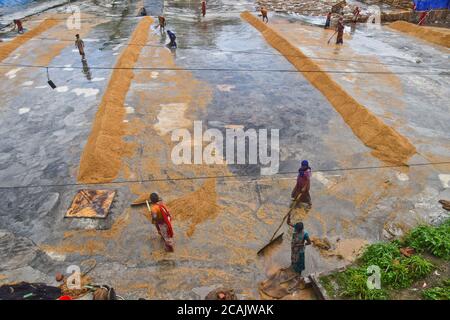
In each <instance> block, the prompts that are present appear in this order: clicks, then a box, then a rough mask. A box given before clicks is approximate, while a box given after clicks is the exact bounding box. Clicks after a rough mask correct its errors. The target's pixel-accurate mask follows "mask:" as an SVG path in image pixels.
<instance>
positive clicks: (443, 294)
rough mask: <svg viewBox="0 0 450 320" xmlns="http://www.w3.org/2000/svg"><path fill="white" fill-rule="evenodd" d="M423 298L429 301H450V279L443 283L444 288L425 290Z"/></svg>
mask: <svg viewBox="0 0 450 320" xmlns="http://www.w3.org/2000/svg"><path fill="white" fill-rule="evenodd" d="M422 296H423V297H424V299H427V300H450V279H447V280H445V281H443V283H442V286H439V287H434V288H430V289H426V290H424V291H423V292H422Z"/></svg>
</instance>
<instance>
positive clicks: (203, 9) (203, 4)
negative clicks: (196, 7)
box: [202, 0, 206, 17]
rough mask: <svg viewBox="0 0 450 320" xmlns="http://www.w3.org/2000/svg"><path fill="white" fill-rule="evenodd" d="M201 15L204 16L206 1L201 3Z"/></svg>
mask: <svg viewBox="0 0 450 320" xmlns="http://www.w3.org/2000/svg"><path fill="white" fill-rule="evenodd" d="M202 15H203V17H204V16H205V15H206V1H205V0H203V1H202Z"/></svg>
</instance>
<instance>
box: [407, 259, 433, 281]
mask: <svg viewBox="0 0 450 320" xmlns="http://www.w3.org/2000/svg"><path fill="white" fill-rule="evenodd" d="M405 263H406V266H407V267H408V271H409V275H410V277H411V279H413V280H418V279H422V278H423V277H425V276H426V275H427V274H429V273H430V272H431V271H432V270H433V268H434V265H433V264H432V263H431V262H429V261H428V260H426V259H424V258H423V257H421V256H419V255H414V256H412V257H410V258H407V259H405Z"/></svg>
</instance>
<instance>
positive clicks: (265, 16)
mask: <svg viewBox="0 0 450 320" xmlns="http://www.w3.org/2000/svg"><path fill="white" fill-rule="evenodd" d="M261 14H262V20H263V22H264V20H265V21H266V23H268V22H269V18H268V17H267V9H266V8H264V7H261Z"/></svg>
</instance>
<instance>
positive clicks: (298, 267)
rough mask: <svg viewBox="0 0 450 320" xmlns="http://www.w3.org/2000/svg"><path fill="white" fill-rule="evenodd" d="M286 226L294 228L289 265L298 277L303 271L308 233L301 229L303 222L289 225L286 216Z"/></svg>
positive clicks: (308, 242) (308, 241) (289, 221)
mask: <svg viewBox="0 0 450 320" xmlns="http://www.w3.org/2000/svg"><path fill="white" fill-rule="evenodd" d="M287 224H288V225H289V226H291V227H293V228H294V233H293V235H292V242H291V264H292V268H293V269H294V271H295V272H297V273H298V274H299V275H301V274H302V271H303V270H305V246H307V245H310V244H311V240H310V239H309V235H308V232H306V231H305V230H304V228H303V222H299V223H296V224H295V225H294V224H292V223H291V216H290V215H289V216H288V219H287Z"/></svg>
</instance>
